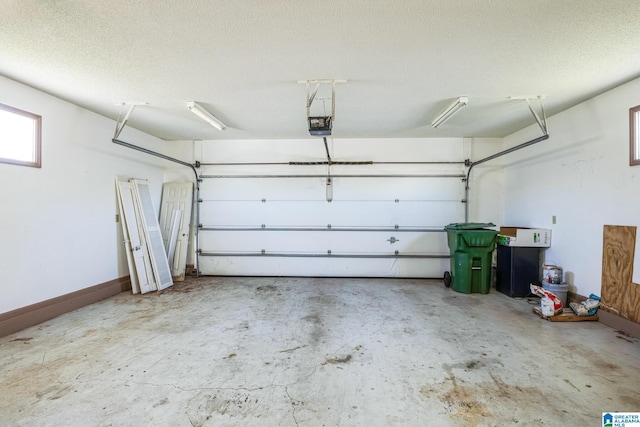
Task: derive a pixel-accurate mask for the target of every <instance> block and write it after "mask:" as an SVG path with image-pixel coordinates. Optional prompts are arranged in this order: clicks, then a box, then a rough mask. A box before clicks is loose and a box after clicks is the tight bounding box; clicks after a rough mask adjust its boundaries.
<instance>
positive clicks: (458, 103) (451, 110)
mask: <svg viewBox="0 0 640 427" xmlns="http://www.w3.org/2000/svg"><path fill="white" fill-rule="evenodd" d="M468 103H469V97H468V96H460V97H458V98H457V99H456V100H455V101H454V102H453V104H451V105H449V106H448V107H447V108H446V109H445V110H444V111H443V112H442V113H440V114H438V117H436V118H435V119H433V121H432V122H431V126H432V127H434V128H437V127H438V126H440V125H441V124H443V123H444V122H446V121H447V120H449V119H450V118H451V117H453V115H454V114H455V113H457V112H458V111H460V109H461V108H462V107H464V106H465V105H467V104H468Z"/></svg>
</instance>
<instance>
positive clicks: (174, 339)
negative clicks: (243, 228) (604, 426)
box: [0, 277, 640, 427]
mask: <svg viewBox="0 0 640 427" xmlns="http://www.w3.org/2000/svg"><path fill="white" fill-rule="evenodd" d="M531 308H532V305H530V304H529V303H528V302H527V301H526V300H514V299H511V298H508V297H506V296H504V295H502V294H500V293H497V292H496V291H495V290H494V289H492V292H491V293H490V294H489V295H478V294H472V295H464V294H459V293H456V292H454V291H453V290H451V289H447V288H445V287H444V286H443V285H442V282H441V281H428V280H408V279H397V280H396V279H302V278H300V279H298V278H212V277H201V278H192V279H188V280H187V281H186V282H184V283H180V284H176V285H175V286H174V287H173V288H170V289H168V290H166V291H163V292H161V293H155V294H149V295H144V296H142V295H131V294H129V293H122V294H120V295H117V296H115V297H113V298H110V299H108V300H105V301H103V302H101V303H98V304H94V305H91V306H88V307H85V308H83V309H81V310H77V311H75V312H72V313H69V314H66V315H64V316H60V317H58V318H56V319H53V320H51V321H48V322H46V323H43V324H41V325H38V326H35V327H33V328H29V329H27V330H24V331H22V332H20V333H16V334H14V335H11V336H8V337H5V338H1V339H0V372H2V375H1V377H0V393H1V395H2V399H0V425H3V426H9V425H10V426H40V425H46V426H65V427H66V426H70V425H74V426H277V425H281V426H363V425H366V426H391V425H394V426H400V425H402V426H427V425H428V426H435V425H440V426H449V425H451V426H478V425H482V426H485V425H486V426H504V425H518V426H556V425H560V424H562V425H575V426H582V425H584V426H587V425H589V426H594V425H601V424H600V423H601V413H602V412H603V411H616V410H617V411H640V386H639V383H640V341H638V340H636V339H634V338H630V337H627V336H624V335H623V334H621V333H619V332H617V331H615V330H614V329H611V328H609V327H607V326H604V325H602V324H600V323H598V322H579V323H552V322H548V321H545V320H542V319H540V318H539V317H537V316H536V315H534V314H533V313H532V312H531Z"/></svg>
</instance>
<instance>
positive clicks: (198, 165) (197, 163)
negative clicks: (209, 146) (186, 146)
mask: <svg viewBox="0 0 640 427" xmlns="http://www.w3.org/2000/svg"><path fill="white" fill-rule="evenodd" d="M193 166H195V167H196V168H199V167H200V161H198V160H196V162H195V163H194V164H193Z"/></svg>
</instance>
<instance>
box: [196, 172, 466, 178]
mask: <svg viewBox="0 0 640 427" xmlns="http://www.w3.org/2000/svg"><path fill="white" fill-rule="evenodd" d="M209 178H321V179H326V178H327V176H326V175H200V179H209ZM331 178H462V179H464V178H466V175H465V174H464V173H455V174H453V173H448V174H411V175H371V174H369V175H333V174H332V175H331Z"/></svg>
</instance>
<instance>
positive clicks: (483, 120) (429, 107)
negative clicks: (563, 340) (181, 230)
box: [0, 0, 640, 140]
mask: <svg viewBox="0 0 640 427" xmlns="http://www.w3.org/2000/svg"><path fill="white" fill-rule="evenodd" d="M0 28H2V35H1V36H0V74H2V75H4V76H6V77H9V78H11V79H14V80H17V81H19V82H23V83H25V84H27V85H30V86H32V87H35V88H38V89H41V90H43V91H45V92H48V93H51V94H53V95H56V96H58V97H60V98H63V99H66V100H68V101H70V102H73V103H75V104H77V105H80V106H83V107H86V108H88V109H89V110H92V111H95V112H97V113H100V114H102V115H105V116H107V117H110V118H113V119H116V118H117V117H118V116H119V115H120V114H122V113H123V107H121V106H120V105H119V104H121V103H123V102H146V103H148V105H146V106H142V107H136V109H135V110H134V112H133V114H132V116H131V118H130V120H129V123H128V125H130V126H133V127H136V128H138V129H141V130H144V131H145V132H148V133H150V134H152V135H156V136H158V137H160V138H163V139H167V140H175V139H270V138H306V137H310V136H309V133H308V131H307V128H306V125H307V124H306V105H305V98H306V88H305V86H304V85H301V84H298V83H297V82H298V81H300V80H308V79H345V80H347V81H348V82H347V83H345V84H339V85H337V88H336V120H335V122H334V132H333V134H334V136H335V137H336V138H338V137H344V138H377V137H435V136H477V137H480V136H497V137H501V136H505V135H508V134H510V133H512V132H513V131H516V130H518V129H521V128H522V127H524V126H527V125H529V124H532V123H534V119H533V116H532V115H531V113H530V112H529V110H528V108H527V106H526V103H525V102H524V101H516V100H510V99H509V97H518V96H538V95H543V96H545V101H544V102H545V107H546V111H547V115H552V114H554V113H556V112H559V111H562V110H564V109H566V108H568V107H570V106H572V105H575V104H577V103H579V102H581V101H584V100H585V99H588V98H590V97H592V96H594V95H597V94H598V93H601V92H603V91H605V90H608V89H610V88H612V87H614V86H617V85H619V84H621V83H624V82H626V81H629V80H631V79H633V78H636V77H638V76H640V50H639V49H638V47H639V46H640V1H638V0H627V1H624V0H608V1H602V0H561V1H558V0H554V1H547V0H527V1H525V0H486V1H472V0H448V1H444V0H404V1H402V2H397V1H390V0H389V1H381V0H325V1H291V0H234V1H229V0H225V1H222V0H208V1H207V0H180V1H177V0H175V1H159V0H153V1H152V0H144V1H143V0H138V1H131V0H108V1H104V0H59V1H53V0H50V1H46V0H2V13H1V14H0ZM326 88H328V86H327V87H326ZM326 88H324V87H323V88H321V91H320V93H319V95H318V96H319V97H321V98H324V97H327V96H329V93H328V92H325V89H326ZM461 95H465V96H468V97H469V99H470V102H469V105H468V106H467V107H465V108H464V109H463V110H461V111H460V112H459V113H458V114H457V115H456V116H455V117H453V118H452V119H451V120H450V121H448V122H447V123H446V124H444V125H442V126H440V127H439V128H437V129H433V128H431V126H430V125H429V123H430V122H431V120H432V119H433V117H434V116H435V115H437V114H438V113H439V112H440V111H441V110H442V109H443V108H444V107H446V106H447V105H448V104H449V103H450V102H451V101H452V100H453V99H454V98H456V97H458V96H461ZM194 100H195V101H198V102H200V103H202V104H203V105H205V106H206V107H207V108H208V109H209V110H210V111H212V112H213V113H214V114H215V115H216V116H217V117H218V118H220V119H221V120H222V121H224V122H225V123H226V124H227V125H228V129H227V130H225V131H223V132H219V131H217V130H216V129H214V128H213V127H211V126H209V125H207V124H206V123H204V122H202V121H201V120H199V119H198V118H197V117H196V116H194V115H193V114H191V113H190V112H189V111H188V109H187V108H186V102H187V101H194ZM0 102H2V94H0ZM325 104H326V108H327V110H328V111H329V110H330V103H327V101H325ZM314 105H315V106H317V107H322V99H319V100H317V101H316V102H315V103H314ZM550 133H551V134H553V129H550Z"/></svg>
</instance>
